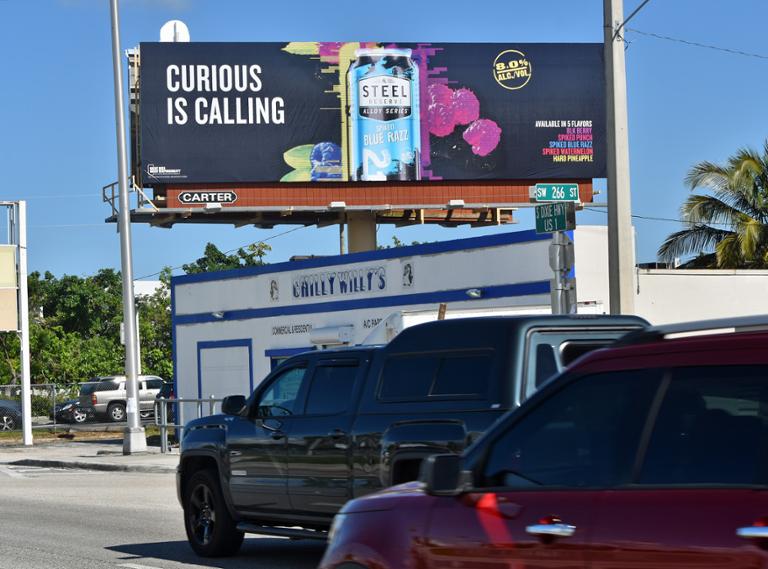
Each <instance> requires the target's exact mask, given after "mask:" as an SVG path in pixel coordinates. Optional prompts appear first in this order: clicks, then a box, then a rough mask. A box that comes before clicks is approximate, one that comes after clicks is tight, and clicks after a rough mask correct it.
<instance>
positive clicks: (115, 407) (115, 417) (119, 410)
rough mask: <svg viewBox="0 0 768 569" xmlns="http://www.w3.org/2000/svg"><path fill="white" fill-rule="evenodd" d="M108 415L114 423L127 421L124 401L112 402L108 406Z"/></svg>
mask: <svg viewBox="0 0 768 569" xmlns="http://www.w3.org/2000/svg"><path fill="white" fill-rule="evenodd" d="M107 417H109V420H110V421H112V422H113V423H120V422H121V421H125V405H123V404H122V403H110V404H109V407H107Z"/></svg>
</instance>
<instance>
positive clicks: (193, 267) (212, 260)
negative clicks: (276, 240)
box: [181, 241, 272, 275]
mask: <svg viewBox="0 0 768 569" xmlns="http://www.w3.org/2000/svg"><path fill="white" fill-rule="evenodd" d="M271 250H272V247H270V246H269V245H267V244H266V243H264V242H262V241H259V242H258V243H251V244H250V245H247V246H246V247H241V248H239V249H238V250H237V251H236V252H235V253H234V254H228V253H224V252H222V251H221V250H220V249H219V248H218V247H216V245H214V244H213V243H208V244H207V245H206V246H205V251H204V254H203V256H202V257H200V258H199V259H198V260H197V261H195V262H194V263H187V264H185V265H182V267H181V268H182V270H183V271H184V272H185V273H186V274H188V275H191V274H194V273H208V272H211V271H224V270H227V269H239V268H241V267H253V266H257V265H263V264H265V263H264V257H265V256H266V255H267V253H269V252H270V251H271Z"/></svg>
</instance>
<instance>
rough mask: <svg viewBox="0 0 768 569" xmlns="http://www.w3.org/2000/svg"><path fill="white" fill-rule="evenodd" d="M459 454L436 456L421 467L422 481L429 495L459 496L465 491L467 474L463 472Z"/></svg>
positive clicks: (431, 457) (428, 459) (429, 458)
mask: <svg viewBox="0 0 768 569" xmlns="http://www.w3.org/2000/svg"><path fill="white" fill-rule="evenodd" d="M461 467H462V459H461V457H460V456H459V455H458V454H435V455H432V456H430V457H428V458H427V459H426V460H425V461H424V462H422V466H421V476H420V479H421V481H422V482H424V484H425V490H426V492H427V494H431V495H433V496H457V495H459V494H461V493H462V492H463V491H464V488H465V486H466V482H467V473H466V472H464V471H463V470H462V468H461Z"/></svg>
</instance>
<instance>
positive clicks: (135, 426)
mask: <svg viewBox="0 0 768 569" xmlns="http://www.w3.org/2000/svg"><path fill="white" fill-rule="evenodd" d="M109 5H110V12H111V16H112V67H113V70H114V77H115V128H116V131H117V168H118V177H117V182H118V187H119V188H120V220H119V231H120V261H121V270H122V274H123V322H125V376H126V377H125V379H126V382H125V384H126V395H127V397H126V411H127V412H128V425H127V426H126V427H125V431H124V435H123V454H131V453H134V452H141V451H146V450H147V437H146V435H145V433H144V427H142V426H141V422H140V420H139V398H138V394H139V385H138V378H137V373H136V369H137V368H138V359H137V357H136V339H137V335H136V306H135V304H134V299H133V258H132V250H131V220H130V201H129V199H128V154H127V152H126V142H125V110H124V108H123V67H122V62H121V60H120V19H119V13H118V0H110V2H109Z"/></svg>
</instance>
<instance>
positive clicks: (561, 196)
mask: <svg viewBox="0 0 768 569" xmlns="http://www.w3.org/2000/svg"><path fill="white" fill-rule="evenodd" d="M533 197H534V199H535V200H536V201H537V202H578V201H580V200H579V185H578V184H536V186H535V192H534V196H533Z"/></svg>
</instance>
